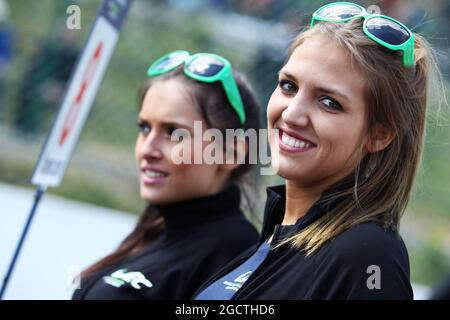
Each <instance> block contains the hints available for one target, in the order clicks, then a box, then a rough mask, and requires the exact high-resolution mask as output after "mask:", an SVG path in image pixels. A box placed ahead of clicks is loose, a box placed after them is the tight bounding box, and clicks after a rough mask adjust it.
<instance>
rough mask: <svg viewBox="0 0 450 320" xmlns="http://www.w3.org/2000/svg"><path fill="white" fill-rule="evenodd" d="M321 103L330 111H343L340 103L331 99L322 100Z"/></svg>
mask: <svg viewBox="0 0 450 320" xmlns="http://www.w3.org/2000/svg"><path fill="white" fill-rule="evenodd" d="M320 102H321V103H322V105H323V106H324V107H325V108H327V109H330V110H332V111H341V110H342V106H341V105H340V104H339V102H337V101H336V100H334V99H331V98H329V97H325V98H323V99H321V100H320Z"/></svg>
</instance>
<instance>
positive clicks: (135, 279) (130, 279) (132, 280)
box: [103, 269, 153, 290]
mask: <svg viewBox="0 0 450 320" xmlns="http://www.w3.org/2000/svg"><path fill="white" fill-rule="evenodd" d="M103 281H105V283H107V284H109V285H112V286H113V287H116V288H120V287H121V286H123V285H124V284H126V283H129V284H130V285H131V286H132V287H133V288H135V289H137V290H139V289H141V288H142V287H141V285H143V286H146V287H147V288H151V287H153V284H152V283H151V282H150V280H148V279H147V278H145V276H144V275H143V274H142V273H141V272H138V271H130V272H127V269H119V270H117V271H114V272H113V273H111V275H109V276H105V277H103Z"/></svg>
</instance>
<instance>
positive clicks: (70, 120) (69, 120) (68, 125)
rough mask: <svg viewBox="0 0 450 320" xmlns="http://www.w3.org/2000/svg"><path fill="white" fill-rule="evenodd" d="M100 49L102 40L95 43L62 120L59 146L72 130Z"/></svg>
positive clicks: (93, 72) (95, 66)
mask: <svg viewBox="0 0 450 320" xmlns="http://www.w3.org/2000/svg"><path fill="white" fill-rule="evenodd" d="M102 49H103V42H100V43H99V44H98V45H97V48H96V49H95V52H94V54H93V55H92V57H91V60H89V62H88V64H87V66H86V69H85V70H84V74H83V81H82V82H81V86H80V89H79V90H78V94H77V95H76V98H75V100H74V101H73V103H72V105H71V106H70V109H69V112H68V113H67V116H66V119H65V120H64V126H63V130H62V132H61V136H60V137H59V145H60V146H62V145H63V144H64V142H65V141H66V139H67V137H68V136H69V134H70V132H71V130H72V127H73V124H74V123H75V122H76V120H77V117H78V113H79V111H80V106H81V102H82V101H83V98H84V94H85V93H86V90H87V89H88V88H89V85H90V83H91V80H92V77H93V76H94V74H95V71H96V70H97V67H98V61H99V59H100V56H101V53H102Z"/></svg>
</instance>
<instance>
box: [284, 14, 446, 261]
mask: <svg viewBox="0 0 450 320" xmlns="http://www.w3.org/2000/svg"><path fill="white" fill-rule="evenodd" d="M316 36H323V37H326V38H327V39H329V40H330V41H332V42H334V43H336V44H337V45H339V46H340V47H341V48H343V49H344V50H345V51H346V52H347V53H348V55H349V57H350V59H351V62H352V64H353V65H354V66H356V67H357V68H358V69H359V70H360V71H361V72H362V73H363V74H364V75H365V79H366V88H365V100H366V106H367V118H366V123H367V125H366V128H367V132H366V133H367V134H369V136H373V135H374V134H375V132H376V129H377V128H378V127H379V126H380V125H381V126H382V127H383V128H384V129H386V130H388V131H389V132H392V133H394V134H395V138H394V140H393V141H392V142H391V143H390V144H389V146H387V147H386V148H385V149H384V150H382V151H379V152H374V153H368V154H367V155H365V156H364V157H363V158H362V159H361V160H360V162H359V163H358V165H357V167H356V169H355V171H354V175H352V176H351V177H350V180H352V183H350V184H349V185H350V186H349V187H346V188H343V190H342V188H341V191H339V192H335V193H334V194H331V195H329V196H327V197H326V198H324V199H322V200H321V201H322V202H323V204H324V205H326V204H330V203H331V202H333V203H334V204H335V205H334V206H333V207H332V208H331V207H330V210H329V211H328V212H327V213H326V214H325V215H324V216H322V217H321V218H319V219H318V220H317V221H315V222H314V223H313V224H311V225H310V226H309V227H307V228H305V229H304V230H302V231H300V232H299V233H298V234H296V235H294V236H292V237H290V238H289V239H287V240H285V241H283V242H282V243H280V244H279V245H284V244H291V245H292V246H293V247H295V248H303V249H304V250H305V251H306V253H307V254H311V253H313V252H315V251H317V250H318V249H319V248H320V247H321V246H322V245H323V244H324V243H326V242H327V241H329V240H331V239H333V238H335V237H336V236H338V235H339V234H341V233H342V232H344V231H345V230H347V229H349V228H351V227H353V226H355V225H357V224H360V223H364V222H375V223H377V224H378V225H380V226H381V227H383V228H384V229H390V230H393V231H394V232H396V233H397V234H398V232H399V224H400V218H401V216H402V215H403V213H404V211H405V209H406V206H407V204H408V201H409V198H410V193H411V189H412V186H413V183H414V179H415V176H416V173H417V169H418V167H419V164H420V159H421V155H422V150H423V144H424V137H425V124H426V109H427V100H428V91H429V89H430V85H429V83H430V76H431V75H432V74H433V73H434V74H437V75H438V69H437V67H436V62H435V59H434V55H433V51H432V49H431V48H430V46H429V45H428V43H427V41H426V40H425V39H424V38H423V37H421V36H420V35H418V34H415V43H414V47H415V66H414V68H406V67H404V65H403V63H402V59H401V56H400V55H399V53H398V52H395V51H390V50H387V49H385V48H383V47H381V46H380V45H378V44H377V43H375V42H374V41H372V40H371V39H369V38H368V37H367V36H366V35H365V34H364V33H363V31H362V19H354V20H351V21H349V22H347V23H325V22H322V23H318V24H316V25H315V26H314V27H313V28H311V29H308V30H307V31H305V32H303V33H300V34H299V35H298V36H297V37H296V38H295V39H294V41H293V42H292V44H291V46H290V49H289V54H288V56H289V57H290V56H291V55H292V52H293V51H294V50H295V48H297V47H298V46H300V45H301V44H302V43H303V42H304V41H305V40H306V39H308V38H311V37H316ZM438 78H439V76H438ZM361 141H362V140H361ZM341 182H342V181H341ZM335 200H339V201H337V202H334V201H335ZM336 203H337V205H336Z"/></svg>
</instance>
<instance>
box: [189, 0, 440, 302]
mask: <svg viewBox="0 0 450 320" xmlns="http://www.w3.org/2000/svg"><path fill="white" fill-rule="evenodd" d="M381 40H383V42H381ZM433 61H434V59H433V58H432V53H431V51H430V49H429V46H428V45H427V43H426V41H425V40H424V39H423V38H422V37H420V36H419V35H416V34H413V33H412V32H411V31H409V29H407V28H406V27H405V26H404V25H402V24H400V23H398V22H396V21H395V20H393V19H392V18H389V17H385V16H379V15H369V14H368V13H367V12H366V11H365V10H364V8H362V7H360V6H359V5H356V4H352V3H348V2H339V3H333V4H329V5H327V6H325V7H322V8H320V9H319V10H318V11H316V13H315V14H314V15H313V21H312V23H311V27H310V28H309V29H308V30H306V31H304V32H303V33H301V34H299V35H298V36H297V37H296V39H295V40H294V41H293V43H292V44H291V47H290V50H289V52H288V59H287V61H286V63H285V64H284V66H283V67H282V69H281V71H280V72H279V82H278V86H277V88H276V89H275V91H274V92H273V94H272V97H271V99H270V101H269V104H268V110H267V114H268V127H269V128H270V129H277V130H272V131H271V133H270V136H269V140H270V142H271V150H272V153H273V154H274V153H278V162H277V164H278V165H277V167H276V169H277V171H278V174H279V175H280V176H281V177H283V178H285V179H286V185H283V186H278V187H273V188H269V189H268V200H267V203H266V212H265V215H264V217H265V220H264V224H263V229H262V236H261V239H260V242H259V244H257V245H256V246H255V248H254V250H253V251H251V250H250V251H248V252H246V253H245V254H243V255H241V256H240V257H238V258H237V259H235V260H234V261H233V262H232V263H230V264H229V265H228V266H227V267H226V268H225V269H224V270H223V271H222V272H219V273H218V274H217V276H215V277H214V278H213V279H211V280H210V281H209V282H208V283H207V284H205V285H204V286H203V288H202V289H201V290H199V291H198V294H197V295H196V299H412V298H413V292H412V288H411V284H410V273H409V258H408V253H407V249H406V247H405V244H404V243H403V241H402V239H401V237H400V236H399V223H400V218H401V216H402V214H403V212H404V211H405V208H406V206H407V203H408V199H409V197H410V193H411V188H412V186H413V181H414V177H415V175H416V171H417V168H418V165H419V162H420V157H421V153H422V149H423V141H424V130H425V113H426V108H427V90H428V83H429V76H430V72H431V69H433V68H434V67H433V66H435V64H434V62H433ZM223 283H227V284H228V285H227V286H224V285H223ZM229 283H233V284H235V285H234V287H233V288H231V286H230V285H229ZM230 288H231V289H230Z"/></svg>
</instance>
